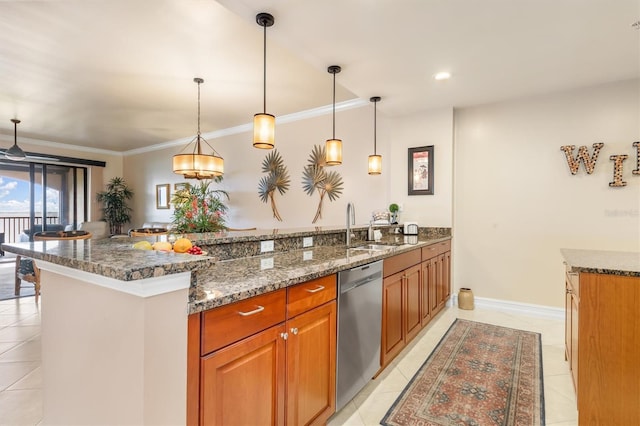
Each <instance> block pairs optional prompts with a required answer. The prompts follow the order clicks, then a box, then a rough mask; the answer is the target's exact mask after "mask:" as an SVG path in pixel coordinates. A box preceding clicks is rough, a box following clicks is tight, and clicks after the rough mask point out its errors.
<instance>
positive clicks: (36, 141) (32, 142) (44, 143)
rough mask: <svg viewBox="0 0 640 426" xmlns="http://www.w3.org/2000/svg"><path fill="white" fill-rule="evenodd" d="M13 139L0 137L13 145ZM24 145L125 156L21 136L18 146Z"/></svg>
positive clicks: (6, 136) (100, 149)
mask: <svg viewBox="0 0 640 426" xmlns="http://www.w3.org/2000/svg"><path fill="white" fill-rule="evenodd" d="M13 137H14V136H13V135H0V141H2V142H8V143H10V144H13ZM23 143H25V144H28V145H35V146H44V147H47V148H57V149H69V150H72V151H82V152H91V153H94V154H104V155H115V156H120V157H121V156H123V155H124V154H123V153H122V152H119V151H112V150H110V149H102V148H93V147H90V146H82V145H70V144H66V143H60V142H53V141H48V140H45V139H33V138H25V137H22V136H19V139H18V145H21V144H23ZM38 154H41V155H49V154H48V153H46V152H41V153H38Z"/></svg>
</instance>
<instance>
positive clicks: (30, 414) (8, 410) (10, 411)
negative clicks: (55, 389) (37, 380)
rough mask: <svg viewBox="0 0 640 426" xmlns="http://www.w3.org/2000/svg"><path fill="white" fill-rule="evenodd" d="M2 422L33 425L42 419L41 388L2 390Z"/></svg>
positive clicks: (0, 396) (0, 409) (0, 407)
mask: <svg viewBox="0 0 640 426" xmlns="http://www.w3.org/2000/svg"><path fill="white" fill-rule="evenodd" d="M0 413H2V414H1V417H0V424H1V425H12V426H21V425H29V426H33V425H35V424H37V423H39V422H40V421H41V419H42V392H41V391H40V390H13V391H4V392H0Z"/></svg>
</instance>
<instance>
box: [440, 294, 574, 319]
mask: <svg viewBox="0 0 640 426" xmlns="http://www.w3.org/2000/svg"><path fill="white" fill-rule="evenodd" d="M451 301H452V305H453V306H458V295H457V294H452V295H451ZM474 302H475V306H477V307H478V308H483V309H493V310H496V311H503V312H513V313H517V314H522V315H531V316H535V317H541V318H548V319H559V320H564V309H563V308H554V307H553V306H545V305H534V304H532V303H521V302H514V301H511V300H501V299H491V298H488V297H475V298H474Z"/></svg>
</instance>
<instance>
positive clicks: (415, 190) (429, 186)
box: [408, 145, 433, 195]
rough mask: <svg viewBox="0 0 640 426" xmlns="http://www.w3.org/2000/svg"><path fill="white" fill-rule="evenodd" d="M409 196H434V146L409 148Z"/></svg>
mask: <svg viewBox="0 0 640 426" xmlns="http://www.w3.org/2000/svg"><path fill="white" fill-rule="evenodd" d="M408 176H409V195H433V145H429V146H420V147H417V148H409V170H408Z"/></svg>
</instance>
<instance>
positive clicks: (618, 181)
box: [609, 154, 629, 187]
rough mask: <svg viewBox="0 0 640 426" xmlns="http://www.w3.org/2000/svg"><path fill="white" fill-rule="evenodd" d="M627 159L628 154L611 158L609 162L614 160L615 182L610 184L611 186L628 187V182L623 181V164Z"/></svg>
mask: <svg viewBox="0 0 640 426" xmlns="http://www.w3.org/2000/svg"><path fill="white" fill-rule="evenodd" d="M627 158H629V156H628V155H627V154H622V155H612V156H611V157H609V160H613V182H609V186H616V187H617V186H627V182H625V181H623V180H622V162H623V161H624V160H626V159H627Z"/></svg>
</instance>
